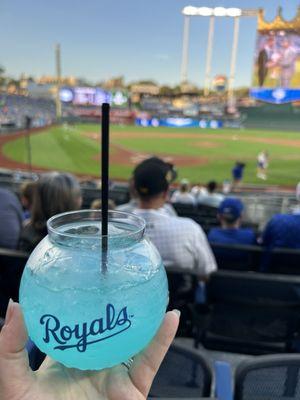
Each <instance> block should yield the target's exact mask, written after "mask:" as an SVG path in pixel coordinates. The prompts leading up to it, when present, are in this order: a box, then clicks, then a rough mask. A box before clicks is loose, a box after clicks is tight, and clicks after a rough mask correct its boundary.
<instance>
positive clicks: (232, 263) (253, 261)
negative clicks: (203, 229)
mask: <svg viewBox="0 0 300 400" xmlns="http://www.w3.org/2000/svg"><path fill="white" fill-rule="evenodd" d="M210 246H211V248H212V251H213V253H214V256H215V258H216V262H217V265H218V268H219V269H221V270H232V271H259V269H260V264H261V254H262V251H263V248H262V247H260V246H248V245H235V244H219V243H210Z"/></svg>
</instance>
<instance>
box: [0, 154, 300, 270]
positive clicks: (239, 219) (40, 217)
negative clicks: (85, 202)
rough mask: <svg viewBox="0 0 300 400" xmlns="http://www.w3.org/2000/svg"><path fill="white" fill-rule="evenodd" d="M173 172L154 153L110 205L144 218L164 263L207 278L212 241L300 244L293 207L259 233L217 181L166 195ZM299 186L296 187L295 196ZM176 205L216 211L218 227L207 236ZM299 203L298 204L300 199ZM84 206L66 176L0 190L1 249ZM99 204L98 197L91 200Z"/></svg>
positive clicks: (29, 246)
mask: <svg viewBox="0 0 300 400" xmlns="http://www.w3.org/2000/svg"><path fill="white" fill-rule="evenodd" d="M176 177H177V172H176V170H175V168H174V167H173V165H172V164H169V163H166V162H164V161H163V160H161V159H159V158H156V157H152V158H149V159H146V160H144V161H143V162H141V163H140V164H139V165H137V167H136V168H135V169H134V171H133V174H132V177H131V179H130V184H129V187H130V194H131V200H130V201H129V202H128V203H126V204H122V205H119V206H117V207H116V205H115V204H114V202H112V201H110V204H109V208H110V209H117V210H119V211H126V212H132V213H135V214H138V215H140V216H141V217H143V218H144V219H145V221H146V234H147V235H148V236H149V237H150V239H151V240H152V242H153V243H154V244H155V246H156V247H157V249H158V251H159V252H160V254H161V256H162V259H163V261H164V264H165V265H166V266H176V267H180V268H183V269H195V270H197V271H198V272H199V274H200V275H202V276H207V275H209V274H210V273H211V272H213V271H215V270H216V269H217V264H216V261H215V258H214V255H213V252H212V250H211V247H210V243H212V244H225V245H232V244H233V245H262V246H264V248H267V249H273V248H278V247H283V248H293V249H295V248H296V249H297V248H300V213H299V207H298V206H297V207H295V209H294V210H293V213H291V214H278V215H274V216H273V217H272V218H271V220H270V221H269V222H268V223H267V225H266V227H265V229H264V230H263V232H262V233H260V234H258V233H257V232H255V231H254V230H253V229H252V228H250V227H245V226H244V223H243V211H244V205H243V203H242V201H241V200H240V199H238V198H236V197H230V196H227V195H224V194H221V193H218V192H217V191H216V190H217V183H216V182H215V181H210V182H208V184H207V186H206V187H205V188H204V187H200V186H195V187H193V188H191V187H190V184H189V182H188V181H187V180H182V181H181V183H180V187H179V189H178V190H176V191H175V192H173V194H172V195H171V194H170V185H171V184H172V183H173V182H174V181H175V179H176ZM299 193H300V190H299V187H298V188H297V196H298V200H300V195H299ZM178 203H180V204H183V205H185V206H186V205H190V206H191V207H195V208H196V209H197V207H201V206H202V205H205V206H209V207H212V208H213V209H214V210H216V215H217V218H218V221H219V226H218V227H212V228H211V229H210V230H209V231H208V232H207V235H206V234H205V233H204V231H203V229H202V228H201V226H200V224H198V223H196V222H194V221H193V220H192V219H190V218H184V217H179V216H178V215H177V213H176V211H175V209H176V207H175V208H174V207H173V204H174V205H175V206H178ZM299 203H300V202H299ZM81 205H82V197H81V191H80V185H79V183H78V181H77V180H76V178H75V177H74V176H72V175H70V174H64V173H57V172H52V173H47V174H43V175H41V177H40V178H39V179H38V180H36V181H32V182H27V183H25V184H23V185H22V186H21V191H20V199H18V198H17V196H16V195H15V194H13V193H12V192H10V191H8V190H6V189H2V188H1V189H0V218H1V221H2V224H1V228H0V247H3V248H9V249H20V250H23V251H26V252H31V251H32V250H33V248H34V247H35V246H36V245H37V244H38V242H39V241H40V240H41V239H42V238H43V237H44V236H45V235H46V234H47V226H46V222H47V220H48V219H49V218H50V217H52V216H53V215H55V214H58V213H62V212H66V211H71V210H77V209H79V208H80V207H81ZM91 208H92V209H99V208H101V201H100V199H96V200H94V201H93V203H92V204H91Z"/></svg>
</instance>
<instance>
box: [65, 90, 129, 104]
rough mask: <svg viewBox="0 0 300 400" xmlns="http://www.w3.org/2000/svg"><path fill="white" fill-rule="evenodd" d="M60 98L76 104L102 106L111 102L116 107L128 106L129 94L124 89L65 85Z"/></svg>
mask: <svg viewBox="0 0 300 400" xmlns="http://www.w3.org/2000/svg"><path fill="white" fill-rule="evenodd" d="M60 100H61V101H62V102H63V103H71V104H74V105H81V106H82V105H90V106H101V104H102V103H110V104H111V105H112V106H115V107H127V106H128V94H127V93H126V92H125V91H122V90H114V91H111V92H108V91H105V90H103V89H100V88H93V87H63V88H61V89H60Z"/></svg>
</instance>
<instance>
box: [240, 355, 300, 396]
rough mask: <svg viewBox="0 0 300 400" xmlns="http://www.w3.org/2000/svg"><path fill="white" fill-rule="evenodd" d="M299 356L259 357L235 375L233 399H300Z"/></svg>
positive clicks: (242, 365)
mask: <svg viewBox="0 0 300 400" xmlns="http://www.w3.org/2000/svg"><path fill="white" fill-rule="evenodd" d="M299 371H300V355H298V354H280V355H271V356H260V357H256V358H255V359H253V360H251V361H244V362H243V363H241V364H240V365H239V366H238V368H237V370H236V373H235V377H234V378H235V379H234V380H235V395H234V400H252V399H253V400H267V399H270V400H271V399H272V400H293V399H299V397H300V374H299Z"/></svg>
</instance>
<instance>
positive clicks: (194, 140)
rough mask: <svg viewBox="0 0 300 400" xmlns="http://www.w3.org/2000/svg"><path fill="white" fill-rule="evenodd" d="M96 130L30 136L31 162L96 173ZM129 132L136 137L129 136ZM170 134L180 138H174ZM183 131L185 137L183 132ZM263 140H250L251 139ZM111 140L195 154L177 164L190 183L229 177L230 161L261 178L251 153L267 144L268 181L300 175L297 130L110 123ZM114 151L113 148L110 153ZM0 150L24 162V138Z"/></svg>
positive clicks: (290, 181)
mask: <svg viewBox="0 0 300 400" xmlns="http://www.w3.org/2000/svg"><path fill="white" fill-rule="evenodd" d="M88 132H92V133H93V132H99V125H93V124H80V125H74V126H69V127H67V128H66V127H63V126H60V127H52V128H50V129H49V130H47V131H43V132H40V133H37V134H33V135H32V136H31V143H32V160H33V165H34V166H36V167H44V168H49V169H55V170H64V171H70V172H73V173H80V174H87V175H95V176H99V175H100V167H99V161H98V159H99V152H100V146H99V143H98V142H97V141H96V140H95V139H93V138H90V137H87V136H86V133H88ZM130 133H132V134H133V135H135V137H130ZM174 135H177V136H180V135H182V137H173V136H174ZM184 135H187V136H184ZM262 139H263V140H265V141H266V142H255V140H262ZM285 139H287V140H290V141H291V142H290V143H282V142H280V143H271V142H270V141H273V140H281V141H283V140H285ZM111 142H112V143H113V144H116V145H118V146H122V148H123V149H125V150H126V149H128V150H132V151H135V152H137V153H143V154H145V153H146V154H156V155H158V156H159V155H161V154H163V155H170V156H176V155H181V156H182V155H185V156H188V157H193V158H195V157H199V159H202V160H203V164H202V165H191V166H182V167H180V168H178V169H179V179H180V178H183V177H185V178H188V179H190V180H191V181H193V182H206V181H207V180H209V179H216V180H218V181H219V182H220V181H223V180H224V179H229V178H230V176H231V169H232V166H233V164H234V162H235V160H241V161H244V162H246V164H247V166H246V169H245V179H244V181H245V182H248V183H264V182H261V181H260V180H258V179H257V178H256V156H257V154H258V152H259V151H261V150H263V149H267V150H268V151H269V153H270V168H269V178H268V181H267V183H269V184H280V185H295V184H296V183H297V182H298V181H299V180H300V134H299V133H296V132H270V131H264V130H237V129H224V130H201V129H197V128H195V129H194V128H183V129H181V128H140V127H134V126H132V127H131V126H130V127H128V126H126V127H120V126H113V127H112V128H111ZM115 151H116V149H115V148H113V150H112V153H114V152H115ZM3 152H4V154H5V155H6V156H7V157H9V158H11V159H13V160H15V161H20V162H26V150H25V146H24V138H19V139H16V140H13V141H11V142H8V143H6V144H5V145H4V148H3ZM131 171H132V166H130V165H124V163H120V162H118V160H116V161H115V162H114V163H113V164H112V165H111V171H110V173H111V178H121V179H126V178H128V177H129V176H130V173H131Z"/></svg>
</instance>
